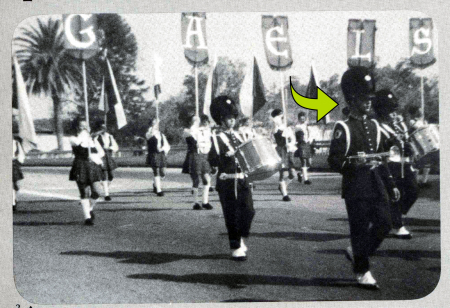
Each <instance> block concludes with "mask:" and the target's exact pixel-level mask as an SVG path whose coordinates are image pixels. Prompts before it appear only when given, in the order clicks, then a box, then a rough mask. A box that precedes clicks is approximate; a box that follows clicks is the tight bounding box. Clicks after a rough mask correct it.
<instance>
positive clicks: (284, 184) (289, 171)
mask: <svg viewBox="0 0 450 308" xmlns="http://www.w3.org/2000/svg"><path fill="white" fill-rule="evenodd" d="M271 116H272V121H273V123H274V130H273V136H274V138H275V142H276V144H277V147H276V150H277V152H278V155H280V157H281V159H282V165H281V169H280V184H279V186H278V189H279V190H280V192H281V194H282V195H283V201H286V202H288V201H291V198H290V197H289V195H288V186H289V184H290V183H291V182H292V180H293V179H294V177H295V173H296V171H295V165H294V152H295V151H296V150H297V146H296V143H297V142H296V139H295V133H294V130H293V129H292V128H291V127H290V126H286V125H285V123H284V114H283V112H282V111H281V109H275V110H273V111H272V113H271Z"/></svg>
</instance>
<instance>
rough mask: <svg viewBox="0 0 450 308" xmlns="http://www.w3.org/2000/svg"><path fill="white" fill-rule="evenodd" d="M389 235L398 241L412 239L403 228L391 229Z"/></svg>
mask: <svg viewBox="0 0 450 308" xmlns="http://www.w3.org/2000/svg"><path fill="white" fill-rule="evenodd" d="M390 234H391V235H393V236H394V237H396V238H398V239H404V240H410V239H412V235H411V233H410V232H409V231H408V230H406V228H405V227H401V228H400V229H392V230H391V232H390Z"/></svg>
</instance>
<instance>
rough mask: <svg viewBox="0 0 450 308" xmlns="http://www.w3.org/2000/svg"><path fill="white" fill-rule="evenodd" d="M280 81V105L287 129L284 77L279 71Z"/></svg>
mask: <svg viewBox="0 0 450 308" xmlns="http://www.w3.org/2000/svg"><path fill="white" fill-rule="evenodd" d="M280 80H281V90H280V92H281V105H282V108H283V114H284V125H285V126H286V127H287V110H286V101H285V99H284V75H283V72H282V71H280Z"/></svg>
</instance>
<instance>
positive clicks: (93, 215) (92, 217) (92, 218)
mask: <svg viewBox="0 0 450 308" xmlns="http://www.w3.org/2000/svg"><path fill="white" fill-rule="evenodd" d="M89 214H91V220H92V221H94V219H95V214H94V212H93V211H90V212H89Z"/></svg>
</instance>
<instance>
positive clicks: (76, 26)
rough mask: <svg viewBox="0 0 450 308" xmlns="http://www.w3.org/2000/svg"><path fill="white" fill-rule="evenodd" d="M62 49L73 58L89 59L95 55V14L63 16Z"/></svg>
mask: <svg viewBox="0 0 450 308" xmlns="http://www.w3.org/2000/svg"><path fill="white" fill-rule="evenodd" d="M63 24H64V38H65V40H64V47H65V48H66V49H68V50H69V51H70V52H71V53H72V54H73V56H75V57H76V58H80V59H89V58H90V57H92V56H93V55H95V54H96V53H97V50H98V41H97V36H96V31H97V16H96V15H95V14H70V15H64V16H63Z"/></svg>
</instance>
